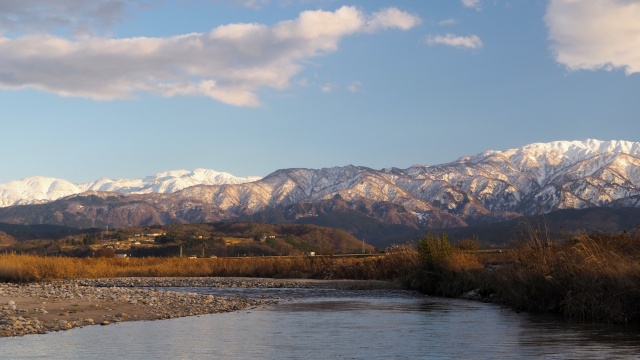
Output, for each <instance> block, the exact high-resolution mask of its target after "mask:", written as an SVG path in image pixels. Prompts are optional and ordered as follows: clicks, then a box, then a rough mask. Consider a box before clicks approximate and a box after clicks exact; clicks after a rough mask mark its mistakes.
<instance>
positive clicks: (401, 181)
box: [0, 139, 640, 231]
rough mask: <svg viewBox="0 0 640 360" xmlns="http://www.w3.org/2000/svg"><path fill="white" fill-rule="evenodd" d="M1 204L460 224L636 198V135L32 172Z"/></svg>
mask: <svg viewBox="0 0 640 360" xmlns="http://www.w3.org/2000/svg"><path fill="white" fill-rule="evenodd" d="M0 205H2V206H4V208H0V221H2V222H8V223H47V224H56V225H67V226H77V227H90V226H112V227H125V226H133V225H150V224H155V223H163V224H164V223H187V222H214V221H221V220H230V219H239V218H243V219H247V218H249V219H256V220H262V221H269V222H310V223H313V222H320V221H322V220H323V219H326V217H327V216H329V215H331V214H334V215H335V214H336V213H339V214H349V216H347V218H349V219H356V218H359V219H361V221H363V219H367V221H375V222H378V223H381V224H387V225H394V226H402V227H404V228H405V229H406V228H410V229H417V230H419V231H422V230H424V229H427V228H454V227H465V226H474V225H479V224H487V223H495V222H499V221H504V220H509V219H514V218H517V217H521V216H532V215H536V214H544V213H548V212H551V211H555V210H561V209H587V208H594V207H617V208H619V207H640V143H638V142H628V141H600V140H593V139H589V140H585V141H556V142H550V143H535V144H530V145H526V146H524V147H521V148H516V149H509V150H505V151H496V150H493V151H487V152H484V153H482V154H478V155H474V156H466V157H462V158H460V159H458V160H456V161H453V162H450V163H446V164H441V165H434V166H429V165H415V166H412V167H409V168H406V169H399V168H388V169H381V170H375V169H371V168H367V167H362V166H353V165H349V166H343V167H333V168H324V169H304V168H297V169H281V170H277V171H275V172H273V173H271V174H269V175H268V176H266V177H264V178H258V177H254V178H237V177H234V176H232V175H230V174H226V173H219V172H216V171H213V170H203V169H197V170H195V171H193V172H189V171H184V170H182V171H170V172H166V173H160V174H156V175H153V176H149V177H146V178H144V179H136V180H108V179H102V180H97V181H95V182H92V183H87V184H73V183H71V182H68V181H66V180H62V179H52V178H44V177H34V178H28V179H24V180H20V181H14V182H10V183H7V184H0ZM334 217H335V216H334ZM342 220H344V218H343V219H342ZM354 221H355V220H354ZM349 226H355V227H357V225H354V224H351V225H349V224H345V225H344V226H343V228H344V227H349ZM356 230H357V229H356ZM356 230H354V231H356Z"/></svg>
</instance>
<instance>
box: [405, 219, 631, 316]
mask: <svg viewBox="0 0 640 360" xmlns="http://www.w3.org/2000/svg"><path fill="white" fill-rule="evenodd" d="M529 230H531V231H529V232H528V233H527V234H526V238H525V239H524V240H523V241H521V242H520V243H519V244H518V245H516V246H514V247H513V248H511V249H508V250H505V251H504V252H502V253H499V254H497V256H496V255H494V256H491V257H488V256H487V255H484V257H485V261H480V256H479V255H480V254H478V253H471V252H467V251H461V250H456V249H455V248H451V247H450V245H449V242H448V241H447V238H446V234H442V235H433V234H428V235H426V236H425V237H424V238H422V239H420V240H419V241H418V243H417V251H418V253H419V259H420V266H419V268H418V270H417V271H416V272H414V273H413V274H409V276H408V277H407V285H408V286H409V287H411V288H414V289H417V290H421V291H423V292H425V293H428V294H433V295H440V296H467V297H470V298H475V299H481V300H485V301H493V302H498V303H501V304H504V305H507V306H510V307H512V308H515V309H517V310H522V311H529V312H538V313H556V314H562V315H564V316H567V317H571V318H577V319H584V320H596V321H604V322H616V323H627V322H635V323H637V322H640V234H639V233H637V232H636V233H628V232H623V233H619V234H601V233H594V234H589V235H587V234H582V235H578V236H574V237H572V238H570V239H565V240H562V241H560V240H557V239H553V238H550V237H549V236H548V235H546V233H545V232H544V231H540V229H534V228H530V229H529Z"/></svg>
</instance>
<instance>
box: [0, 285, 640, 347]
mask: <svg viewBox="0 0 640 360" xmlns="http://www.w3.org/2000/svg"><path fill="white" fill-rule="evenodd" d="M185 290H188V291H200V292H205V293H213V294H222V295H231V296H260V297H266V298H279V299H280V300H281V302H280V303H279V304H277V305H270V306H265V307H261V308H254V309H245V310H241V311H237V312H234V313H225V314H213V315H204V316H198V317H188V318H181V319H172V320H163V321H144V322H142V321H140V322H124V323H120V324H116V325H110V326H89V327H85V328H81V329H73V330H70V331H64V332H58V333H51V334H46V335H30V336H25V337H21V338H5V339H0V358H2V359H98V358H100V359H103V358H112V359H113V358H115V359H451V358H453V359H509V358H512V359H523V358H532V359H540V358H542V359H634V358H638V357H639V356H640V331H639V330H638V329H637V328H631V329H630V328H628V327H622V326H613V325H603V324H584V323H576V322H568V321H565V320H563V319H559V318H557V317H545V316H533V315H528V314H519V313H516V312H514V311H512V310H508V309H501V308H500V307H499V306H496V305H491V304H484V303H479V302H473V301H465V300H456V299H443V298H436V297H428V296H423V295H418V294H416V293H412V292H405V291H390V290H384V291H382V290H370V291H362V290H360V291H335V290H319V289H223V290H220V289H213V288H204V289H203V288H199V289H185Z"/></svg>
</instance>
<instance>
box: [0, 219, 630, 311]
mask: <svg viewBox="0 0 640 360" xmlns="http://www.w3.org/2000/svg"><path fill="white" fill-rule="evenodd" d="M533 234H534V235H535V236H533V235H532V237H530V238H529V239H525V240H524V241H522V242H521V243H520V244H519V245H517V246H515V247H514V248H512V249H509V250H506V251H504V252H503V253H500V254H499V256H493V255H492V256H491V257H486V256H485V255H482V254H477V253H474V252H473V251H468V250H462V249H459V248H456V247H452V246H451V245H450V244H449V242H448V239H447V238H446V234H442V235H432V234H428V235H426V236H425V237H424V238H423V239H420V240H418V242H417V243H416V246H408V245H406V246H395V247H392V248H390V249H388V250H387V252H386V254H385V255H381V256H378V257H369V258H341V257H332V256H313V257H311V256H309V257H304V256H301V257H280V258H268V257H265V258H256V257H254V258H215V259H208V258H207V259H204V258H203V259H187V258H132V259H112V258H65V257H40V256H32V255H0V281H10V282H20V283H24V282H34V281H43V280H56V279H81V278H110V277H206V276H221V277H226V276H234V277H267V278H308V279H361V280H395V281H399V282H402V283H403V284H405V286H406V287H407V288H410V289H415V290H420V291H422V292H424V293H427V294H431V295H439V296H450V297H457V296H461V295H463V294H466V293H469V292H473V293H474V294H477V296H476V297H475V298H478V297H479V298H480V299H481V300H485V301H493V302H499V303H501V304H504V305H507V306H510V307H513V308H515V309H519V310H524V311H530V312H544V313H557V314H562V315H564V316H567V317H571V318H579V319H587V320H597V321H604V322H616V323H624V322H636V323H637V322H640V233H635V234H629V233H621V234H590V235H580V236H577V237H574V238H572V239H570V240H564V241H557V240H555V239H552V238H542V237H540V236H539V235H540V234H545V233H542V232H539V231H535V232H533ZM544 236H547V235H544ZM485 259H491V261H488V262H485Z"/></svg>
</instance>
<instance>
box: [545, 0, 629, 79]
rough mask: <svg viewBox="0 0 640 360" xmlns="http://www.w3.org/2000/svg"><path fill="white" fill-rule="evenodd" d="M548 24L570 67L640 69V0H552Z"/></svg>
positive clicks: (559, 56) (562, 61)
mask: <svg viewBox="0 0 640 360" xmlns="http://www.w3.org/2000/svg"><path fill="white" fill-rule="evenodd" d="M545 23H546V25H547V27H548V30H549V38H550V40H551V42H552V45H551V48H552V51H553V52H554V56H555V59H556V61H557V62H558V63H560V64H563V65H564V66H566V67H567V68H568V69H570V70H598V69H605V70H613V69H624V71H625V72H626V73H627V74H633V73H637V72H640V1H637V0H597V1H594V0H550V2H549V6H548V7H547V13H546V15H545Z"/></svg>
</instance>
